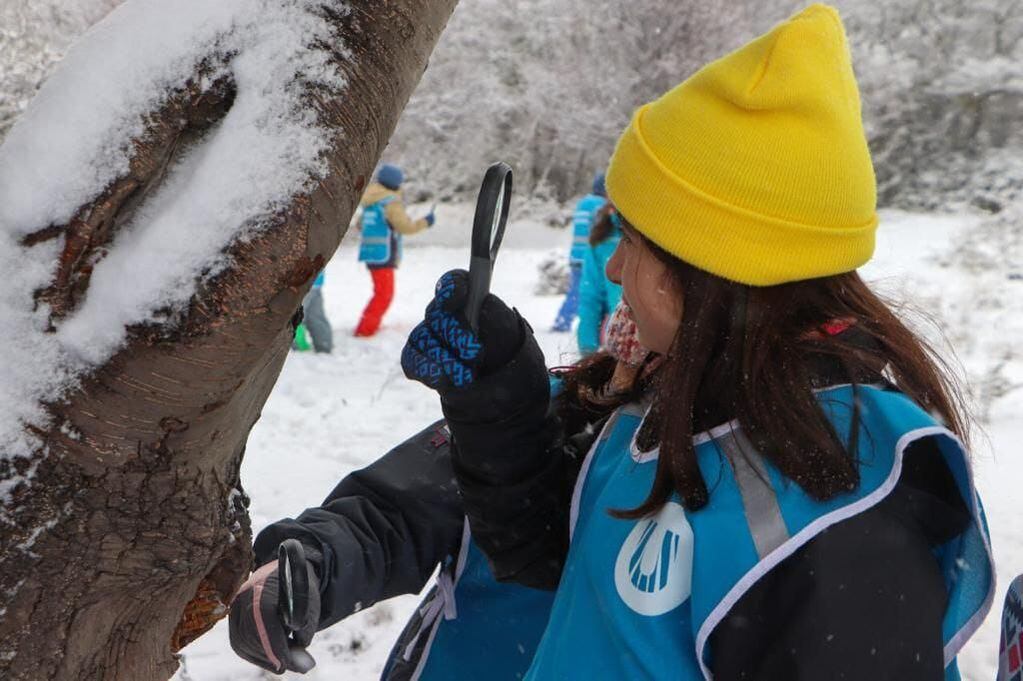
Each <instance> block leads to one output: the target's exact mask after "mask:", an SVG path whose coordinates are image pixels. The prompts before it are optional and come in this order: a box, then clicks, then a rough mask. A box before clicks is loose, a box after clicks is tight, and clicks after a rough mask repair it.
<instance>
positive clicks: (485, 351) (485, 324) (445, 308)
mask: <svg viewBox="0 0 1023 681" xmlns="http://www.w3.org/2000/svg"><path fill="white" fill-rule="evenodd" d="M468 298H469V273H468V272H466V271H465V270H452V271H450V272H447V273H446V274H444V275H443V276H442V277H441V278H440V280H439V281H438V282H437V287H436V292H435V295H434V298H433V300H432V301H431V302H430V304H429V305H428V306H427V307H426V316H425V319H424V320H423V321H422V322H420V323H419V325H418V326H416V328H415V329H413V330H412V333H411V334H409V337H408V341H407V342H406V343H405V349H404V350H403V351H402V354H401V366H402V369H404V371H405V375H406V376H407V377H408V378H410V379H412V380H414V381H419V382H420V383H422V384H424V385H425V386H427V387H428V388H432V389H433V390H436V391H437V392H438V393H440V396H441V404H442V406H443V408H444V414H445V415H446V416H447V417H448V418H449V419H453V420H456V421H473V422H480V421H489V420H492V419H495V418H499V417H500V416H501V415H502V414H503V413H506V411H507V410H509V409H516V408H517V406H518V405H519V404H520V403H522V402H523V401H532V400H543V401H546V400H547V399H548V397H549V392H550V386H549V382H548V379H547V369H546V366H545V365H544V359H543V353H542V352H541V351H540V348H539V346H538V345H537V344H536V340H535V339H534V338H533V331H532V329H531V328H530V327H529V325H528V324H527V323H526V322H525V320H523V319H522V317H521V316H519V313H518V312H517V311H516V310H514V309H512V308H509V307H508V306H507V305H505V303H504V302H503V301H502V300H501V299H500V298H498V297H497V296H495V295H493V294H489V295H487V297H486V298H484V300H483V305H482V307H481V308H480V320H479V333H478V334H477V333H474V332H473V331H472V329H471V328H470V326H469V322H468V321H467V319H466V315H465V305H466V302H467V301H468Z"/></svg>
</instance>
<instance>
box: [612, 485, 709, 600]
mask: <svg viewBox="0 0 1023 681" xmlns="http://www.w3.org/2000/svg"><path fill="white" fill-rule="evenodd" d="M692 581H693V528H692V527H690V526H689V521H688V520H686V514H685V511H684V510H683V508H682V507H681V506H680V505H679V504H677V503H675V502H672V501H669V502H668V503H666V504H665V505H664V507H663V508H662V509H661V510H660V511H659V512H658V513H657V515H655V516H653V517H651V518H644V519H642V520H640V521H638V522H637V523H636V526H635V527H634V528H632V532H630V533H629V536H628V537H626V538H625V542H624V543H623V544H622V548H621V551H619V552H618V560H617V561H615V588H617V590H618V595H619V596H620V597H621V599H622V601H624V602H625V604H626V605H627V606H629V607H630V608H631V609H632V610H634V611H636V612H637V613H639V614H640V615H647V616H651V617H653V616H656V615H663V614H664V613H666V612H669V611H671V610H674V609H675V608H677V607H678V606H680V605H682V604H683V603H684V602H685V600H686V599H687V598H689V594H690V592H691V589H692Z"/></svg>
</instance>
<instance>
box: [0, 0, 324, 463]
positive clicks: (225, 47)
mask: <svg viewBox="0 0 1023 681" xmlns="http://www.w3.org/2000/svg"><path fill="white" fill-rule="evenodd" d="M316 5H317V3H314V2H302V1H292V2H284V1H281V0H259V1H257V2H252V1H250V0H218V1H217V2H208V1H207V0H178V1H177V2H173V3H167V2H162V1H161V0H136V1H135V2H130V3H126V4H125V5H122V6H121V7H119V8H118V9H116V10H115V11H114V12H112V13H111V14H110V15H109V16H108V17H107V19H106V20H104V21H103V22H102V23H101V24H99V25H97V26H95V27H94V28H93V29H92V30H90V31H89V32H88V33H87V34H86V35H85V36H84V37H83V38H82V40H80V41H79V42H78V44H76V45H75V46H74V47H73V48H72V49H71V50H70V52H69V53H68V55H67V58H66V59H65V63H64V64H63V65H62V68H61V69H60V70H59V71H58V72H57V73H55V74H54V75H53V77H52V78H51V79H50V80H49V81H48V82H47V83H46V85H45V86H44V87H43V88H42V89H41V91H40V92H39V94H38V96H37V97H36V98H35V100H34V101H33V102H32V104H31V106H30V107H29V109H28V110H27V111H26V112H25V114H24V115H23V116H22V118H21V119H20V120H19V121H18V123H17V124H16V125H15V126H14V128H13V129H12V130H11V132H10V134H9V135H8V136H7V138H6V140H5V142H4V144H3V146H2V147H0V271H3V272H7V273H16V274H15V276H13V277H9V278H8V281H7V285H6V286H5V287H4V288H3V289H2V291H0V319H3V320H4V321H5V323H4V324H2V325H0V344H2V346H3V347H5V348H6V351H5V353H4V354H3V358H2V359H0V452H2V455H3V456H18V455H21V456H25V455H28V454H29V453H31V452H32V451H33V450H34V449H35V448H36V447H37V446H38V442H37V441H36V440H35V439H34V438H33V437H31V435H27V434H26V433H27V431H26V430H25V426H26V425H32V426H36V427H42V426H44V425H45V415H44V414H43V412H42V411H41V409H40V404H41V403H47V402H52V401H55V400H56V399H58V398H59V397H60V396H61V395H62V394H64V393H65V392H66V391H67V389H68V388H70V387H72V386H73V385H75V383H76V380H77V378H78V377H79V376H80V375H81V374H82V372H85V371H87V370H88V369H89V368H90V367H95V366H97V365H99V364H101V363H102V362H103V361H104V360H106V359H107V358H109V357H110V356H111V355H112V354H113V352H114V351H116V350H117V348H118V347H120V346H121V344H122V343H123V342H124V340H125V338H126V336H125V329H126V328H127V327H129V326H130V325H132V324H138V323H143V322H149V321H160V320H163V319H166V318H167V316H168V315H170V314H173V313H174V312H176V311H180V309H181V307H182V306H183V305H184V304H185V303H186V302H187V301H188V300H189V299H190V297H191V296H192V294H193V293H194V291H195V287H196V284H197V282H199V281H201V279H202V278H203V277H206V278H208V277H211V276H214V275H215V274H216V273H218V272H219V271H220V270H221V269H222V268H223V267H224V265H225V262H226V260H225V256H224V255H223V250H224V248H225V247H226V246H227V245H228V244H230V243H232V242H233V241H234V240H236V239H238V238H239V237H242V236H244V235H245V234H246V233H247V232H250V231H252V230H258V229H259V228H260V227H261V226H263V225H265V224H266V222H267V218H268V217H269V216H270V215H272V214H273V213H274V211H275V210H277V209H278V208H280V206H281V205H283V202H285V201H286V200H287V199H288V198H289V197H290V196H291V195H293V194H294V193H296V192H298V191H300V190H302V189H303V188H305V187H308V186H310V185H311V183H312V182H314V181H315V180H317V179H319V178H321V177H322V176H323V174H324V173H325V172H326V164H325V162H324V158H323V154H324V152H325V151H326V149H327V144H328V140H329V135H328V134H327V133H328V131H326V130H325V129H324V128H323V127H322V126H321V125H320V123H319V122H318V121H317V120H316V119H315V118H314V117H313V115H312V113H311V112H310V111H309V109H308V108H307V107H304V106H303V100H302V97H303V93H304V92H306V90H307V88H308V87H309V86H310V85H317V86H323V87H326V88H329V89H332V90H334V91H338V90H340V89H341V88H342V87H343V82H344V80H343V77H342V76H341V74H340V72H339V71H338V70H337V67H336V65H332V64H331V63H330V61H329V59H328V55H327V53H325V52H324V51H321V50H310V49H308V46H309V45H310V44H313V43H315V42H316V41H322V42H333V39H332V36H331V29H330V25H329V23H328V22H327V20H326V19H325V18H324V17H322V16H317V15H316V14H315V13H313V12H311V11H310V10H311V9H314V8H315V7H316ZM334 49H336V50H339V51H340V52H342V53H343V50H344V48H343V46H337V45H335V47H334ZM197 69H198V70H199V71H200V72H202V76H201V78H200V80H199V82H198V83H192V81H193V79H194V76H195V74H196V72H197ZM225 82H229V83H230V84H231V87H232V88H233V102H232V104H231V106H230V109H229V110H228V111H227V112H226V114H225V115H224V117H223V118H222V119H221V120H219V121H217V122H216V124H215V125H214V126H213V127H212V128H211V129H209V130H208V131H206V132H205V133H204V134H203V136H202V138H201V139H200V140H197V141H196V142H195V143H194V144H193V145H192V147H191V148H190V149H188V150H187V151H186V152H185V153H183V154H181V155H180V156H179V158H177V159H176V160H175V162H174V164H173V167H172V168H168V169H167V171H166V172H167V174H166V179H165V181H164V182H163V183H162V185H161V186H160V187H159V188H158V189H157V190H156V191H155V192H154V193H153V195H152V196H149V197H147V201H146V202H145V204H144V205H143V206H142V207H141V209H140V210H138V211H137V212H136V213H135V215H134V216H133V217H132V219H130V220H129V221H128V222H127V224H124V225H123V226H121V227H120V228H119V229H118V231H117V234H115V235H114V237H113V239H112V240H111V242H110V243H109V245H108V246H107V248H106V252H105V253H104V254H102V256H101V257H100V259H99V260H98V261H97V262H96V263H95V264H94V266H93V268H92V273H91V281H90V282H89V286H88V291H87V293H86V295H85V296H84V299H83V300H82V301H81V304H80V305H78V306H77V309H74V310H68V311H67V312H68V313H67V315H66V318H65V319H64V320H63V323H62V324H60V325H59V327H58V328H57V329H56V332H55V333H49V332H48V331H50V330H51V321H50V317H51V315H52V313H53V309H52V305H46V304H43V305H36V300H35V299H34V297H33V293H34V292H35V291H38V290H40V289H44V288H46V286H47V285H48V284H49V282H50V280H51V279H52V278H53V277H54V275H55V274H56V272H55V271H54V266H55V264H57V262H58V258H57V257H55V256H56V254H57V253H58V251H59V250H60V249H64V248H66V247H67V244H66V243H62V242H61V239H59V238H58V239H52V240H49V241H43V242H38V241H37V240H36V239H35V238H33V237H32V235H36V234H39V233H41V232H43V231H44V230H46V229H47V228H49V227H51V226H54V225H64V224H67V223H69V222H71V221H72V220H73V219H75V218H76V217H78V216H76V211H79V209H80V208H81V207H82V206H85V205H88V204H89V202H91V201H93V200H94V199H96V198H97V197H99V196H100V195H101V194H102V193H103V192H104V191H105V190H106V189H107V188H108V187H109V186H110V185H111V184H112V183H113V182H114V181H115V180H116V179H117V178H120V177H123V176H125V175H127V174H129V172H130V170H131V161H132V158H133V155H134V150H135V147H134V143H133V140H138V139H140V138H142V137H144V136H145V135H146V132H147V125H148V120H149V117H150V115H151V114H152V112H153V111H155V110H158V109H159V108H160V107H161V105H163V104H164V103H165V102H166V100H167V98H168V93H172V92H175V91H180V90H182V89H185V88H188V87H189V86H190V83H191V85H192V87H193V89H194V90H195V94H199V95H201V94H203V93H206V92H208V91H209V90H210V89H211V88H214V87H217V86H218V85H219V86H221V87H223V86H224V84H225Z"/></svg>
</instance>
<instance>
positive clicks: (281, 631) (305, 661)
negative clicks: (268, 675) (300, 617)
mask: <svg viewBox="0 0 1023 681" xmlns="http://www.w3.org/2000/svg"><path fill="white" fill-rule="evenodd" d="M307 551H309V550H308V549H307ZM296 568H298V569H301V568H300V567H299V566H294V568H293V569H296ZM304 568H305V570H306V571H307V573H308V575H309V594H308V600H309V605H308V617H307V618H306V622H305V625H304V626H303V627H302V628H301V629H299V630H298V631H293V632H289V631H288V629H287V628H286V627H285V626H284V622H283V620H282V619H281V609H280V604H279V602H278V598H279V594H280V579H279V576H278V574H277V561H274V562H272V563H267V564H266V565H264V566H263V567H261V568H259V569H258V570H256V571H255V572H253V573H252V575H251V576H250V577H249V579H248V581H246V582H245V584H243V585H242V587H241V589H239V590H238V594H237V595H236V596H235V598H234V602H233V603H232V604H231V614H230V616H229V618H228V621H229V625H230V626H229V633H230V637H231V647H232V648H233V649H234V652H236V653H237V654H238V655H239V656H240V657H241V658H242V659H244V660H246V661H248V662H251V663H252V664H255V665H258V666H260V667H262V668H263V669H267V670H269V671H271V672H274V673H275V674H283V673H284V672H285V671H293V672H298V673H300V674H305V673H306V672H308V671H309V670H310V669H312V668H313V667H314V666H315V665H316V661H315V660H313V658H312V656H311V655H309V653H307V652H306V651H305V648H306V646H308V645H309V643H310V642H311V641H312V640H313V634H315V633H316V628H317V625H318V624H319V621H320V581H319V579H318V578H317V577H316V571H315V570H314V569H313V564H312V562H311V561H310V560H308V559H307V560H306V564H305V566H304ZM289 633H290V634H291V637H292V638H291V640H289V638H288V635H289Z"/></svg>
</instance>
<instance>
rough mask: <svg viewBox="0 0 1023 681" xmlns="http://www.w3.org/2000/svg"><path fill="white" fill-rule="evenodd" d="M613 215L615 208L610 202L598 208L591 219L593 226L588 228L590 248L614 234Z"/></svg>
mask: <svg viewBox="0 0 1023 681" xmlns="http://www.w3.org/2000/svg"><path fill="white" fill-rule="evenodd" d="M614 214H615V207H614V206H613V205H612V204H611V202H610V201H608V202H607V203H605V204H604V205H603V206H601V207H600V210H598V211H597V214H596V215H595V216H594V218H593V226H592V227H590V246H596V245H597V244H599V243H601V242H603V241H606V240H607V239H608V238H609V237H610V236H611V234H613V233H614V231H615V223H614V218H613V216H614Z"/></svg>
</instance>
